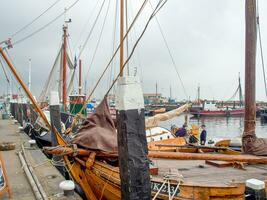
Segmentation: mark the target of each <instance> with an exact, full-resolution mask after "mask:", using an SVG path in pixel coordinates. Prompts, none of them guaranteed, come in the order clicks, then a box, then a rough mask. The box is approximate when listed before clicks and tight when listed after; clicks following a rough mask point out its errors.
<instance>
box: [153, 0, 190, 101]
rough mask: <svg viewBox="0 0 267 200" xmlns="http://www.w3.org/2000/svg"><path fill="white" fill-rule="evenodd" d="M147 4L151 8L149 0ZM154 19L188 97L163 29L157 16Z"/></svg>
mask: <svg viewBox="0 0 267 200" xmlns="http://www.w3.org/2000/svg"><path fill="white" fill-rule="evenodd" d="M149 4H150V6H151V8H152V9H153V6H152V4H151V1H149ZM155 19H156V22H157V25H158V27H159V31H160V34H161V36H162V38H163V41H164V44H165V46H166V48H167V50H168V54H169V56H170V58H171V61H172V64H173V67H174V69H175V72H176V74H177V76H178V78H179V80H180V83H181V85H182V88H183V92H184V94H185V96H186V99H187V98H188V94H187V92H186V89H185V86H184V83H183V80H182V78H181V76H180V73H179V71H178V69H177V65H176V62H175V60H174V57H173V55H172V52H171V49H170V47H169V45H168V42H167V39H166V37H165V34H164V32H163V30H162V27H161V25H160V23H159V20H158V18H157V17H155Z"/></svg>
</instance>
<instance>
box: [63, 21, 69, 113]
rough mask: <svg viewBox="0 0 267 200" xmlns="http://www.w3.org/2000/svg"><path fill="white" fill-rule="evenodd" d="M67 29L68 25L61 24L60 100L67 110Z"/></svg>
mask: <svg viewBox="0 0 267 200" xmlns="http://www.w3.org/2000/svg"><path fill="white" fill-rule="evenodd" d="M67 29H68V26H67V24H65V25H64V26H63V77H62V79H63V80H62V101H63V109H64V111H65V112H66V111H67Z"/></svg>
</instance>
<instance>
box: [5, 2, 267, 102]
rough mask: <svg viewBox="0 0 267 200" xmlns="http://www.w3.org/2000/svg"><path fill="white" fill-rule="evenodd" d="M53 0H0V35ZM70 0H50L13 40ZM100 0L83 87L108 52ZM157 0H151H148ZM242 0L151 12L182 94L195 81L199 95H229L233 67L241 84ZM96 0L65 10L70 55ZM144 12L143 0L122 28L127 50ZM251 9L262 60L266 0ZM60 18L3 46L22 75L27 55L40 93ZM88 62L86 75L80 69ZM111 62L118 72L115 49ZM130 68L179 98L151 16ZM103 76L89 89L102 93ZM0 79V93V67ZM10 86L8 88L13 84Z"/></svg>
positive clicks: (260, 85)
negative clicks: (127, 29) (128, 28)
mask: <svg viewBox="0 0 267 200" xmlns="http://www.w3.org/2000/svg"><path fill="white" fill-rule="evenodd" d="M55 1H56V0H46V1H44V0H26V1H21V0H1V12H0V24H1V31H0V41H3V40H5V39H7V38H9V37H11V36H12V35H13V34H14V33H15V32H16V31H18V30H19V29H20V28H21V27H23V26H24V25H26V24H27V23H29V22H30V21H31V20H33V19H34V18H35V17H37V16H38V15H39V14H40V13H42V12H43V11H44V10H45V9H46V8H48V7H49V6H50V5H52V4H53V3H54V2H55ZM74 1H75V0H61V1H59V2H58V3H57V4H56V6H55V7H53V8H52V9H51V10H49V12H47V13H46V14H45V15H44V16H42V17H41V18H40V19H38V20H37V21H36V22H35V23H34V24H32V25H31V26H29V27H28V28H27V29H26V30H25V31H22V32H20V33H19V34H17V35H15V36H14V37H13V38H12V41H13V42H16V41H18V40H20V39H21V38H23V37H25V36H27V35H28V34H30V33H32V32H34V31H35V30H37V29H39V28H40V27H42V26H43V25H45V24H47V23H48V22H49V21H51V20H53V19H54V18H55V17H56V16H57V15H59V14H60V13H61V12H63V11H64V8H66V7H69V6H70V5H71V4H72V3H73V2H74ZM108 2H109V1H108V0H105V4H104V7H103V12H102V13H101V14H100V17H99V21H98V22H97V24H96V27H95V29H94V31H93V33H92V36H91V37H90V39H89V40H88V43H87V45H86V47H85V50H84V51H83V54H82V56H81V59H82V60H83V66H84V69H83V70H84V73H83V74H84V77H83V78H84V79H85V78H86V80H87V89H89V90H90V88H92V87H93V85H94V84H95V82H96V80H97V78H98V77H99V76H100V73H101V72H102V71H103V69H104V67H105V64H106V63H107V62H108V61H109V58H110V57H111V54H112V49H113V43H114V42H113V38H114V36H113V35H114V19H115V2H116V0H111V3H110V5H109V7H108ZM128 2H129V3H128V18H129V23H130V22H131V21H132V19H133V16H134V14H135V13H136V12H137V9H138V8H139V7H140V5H141V3H142V0H134V1H133V0H132V1H131V0H128ZM157 2H158V0H151V3H152V4H153V5H154V6H155V4H156V3H157ZM244 2H245V1H244V0H234V1H233V0H169V1H168V2H167V4H166V5H165V6H164V7H163V8H162V10H160V12H159V13H158V15H157V19H158V21H159V23H160V25H161V27H162V30H163V33H164V35H165V37H166V40H167V43H168V44H169V48H170V51H171V53H172V56H173V58H174V61H175V63H176V66H177V70H178V71H179V74H180V76H181V78H182V81H183V84H184V86H185V90H186V93H187V96H190V98H191V99H195V98H196V95H197V86H198V85H200V87H201V97H202V98H206V99H222V100H227V99H229V98H230V97H231V96H232V95H233V93H234V91H235V90H236V88H237V85H238V73H239V72H240V74H241V81H242V85H243V88H244V52H245V49H244V44H245V43H244V39H245V25H244V23H245V21H244V18H245V15H244V14H245V13H244V12H245V3H244ZM101 3H102V1H100V0H79V2H78V3H77V4H76V5H75V6H74V7H73V8H72V9H71V10H70V11H68V12H67V14H66V16H67V18H71V19H72V22H71V23H70V24H69V42H70V43H69V45H70V49H71V54H72V58H73V57H74V55H75V54H78V53H79V46H81V45H83V44H84V41H85V39H86V37H87V35H88V34H89V31H90V28H91V27H92V25H93V21H94V19H95V18H96V16H97V12H98V11H99V9H100V6H101ZM107 10H108V14H107V21H106V24H105V27H104V32H103V37H102V38H101V40H100V43H99V49H98V51H97V53H96V56H95V59H94V60H93V61H92V59H93V54H94V51H95V48H96V44H97V40H98V37H99V34H100V29H101V26H102V24H103V20H104V16H105V13H106V12H107ZM150 13H151V7H150V5H149V4H147V5H146V8H145V10H144V12H143V14H142V15H141V16H140V18H139V19H138V22H137V24H135V29H134V31H132V32H131V34H130V35H129V49H130V50H131V47H132V46H133V43H134V41H135V40H136V39H137V36H138V35H139V34H140V32H141V30H142V29H143V27H144V25H145V23H146V21H147V18H148V15H149V14H150ZM259 13H260V19H261V20H260V23H261V32H262V42H263V53H264V59H265V60H267V21H266V19H267V1H265V0H260V1H259ZM88 19H89V20H88ZM63 23H64V16H62V17H60V18H59V19H58V20H56V21H55V22H54V23H52V24H51V25H49V26H48V27H47V28H45V29H44V30H42V31H41V32H39V33H38V34H36V35H33V36H32V37H30V38H28V39H27V40H24V41H23V42H21V43H18V44H16V45H14V48H12V49H10V50H8V52H9V54H10V56H11V57H12V59H13V60H12V61H13V63H14V64H15V67H16V68H17V70H18V71H19V73H20V74H21V76H22V77H23V79H24V80H25V82H27V79H28V75H27V74H28V59H29V58H31V59H32V92H33V93H34V95H36V96H38V94H39V93H40V91H41V89H42V86H43V85H44V82H45V80H46V79H47V77H48V74H49V70H50V69H51V67H52V65H53V62H54V60H55V57H56V54H57V51H58V49H59V46H60V43H61V37H62V24H63ZM118 34H119V30H118V27H117V28H116V34H115V36H116V37H115V38H116V40H115V43H116V46H117V45H118ZM259 55H260V54H259V51H258V60H257V79H256V84H257V86H256V88H257V91H256V97H257V100H266V96H265V92H264V82H263V73H262V66H261V62H260V57H259ZM91 63H92V66H90V69H89V72H88V76H87V77H85V76H86V74H87V71H88V68H89V65H90V64H91ZM113 66H114V68H113V69H112V70H111V71H112V74H114V73H118V68H119V66H118V57H117V58H116V59H115V62H114V64H113ZM135 70H137V74H138V75H139V76H140V78H141V80H142V86H143V90H144V92H155V90H156V89H155V85H156V82H157V84H158V92H161V93H163V95H164V96H169V95H170V87H171V88H172V96H173V97H176V98H178V99H185V98H186V96H185V93H184V92H183V89H182V86H181V82H180V81H179V78H178V76H177V73H176V71H175V68H174V66H173V64H172V60H171V58H170V55H169V54H168V50H167V48H166V46H165V44H164V40H163V38H162V35H161V33H160V30H159V27H158V24H157V23H156V20H155V18H154V19H153V21H152V22H151V24H150V25H149V28H148V29H147V31H146V33H145V35H144V37H143V38H142V40H141V41H140V43H139V45H138V48H137V51H136V52H135V54H134V56H133V59H132V60H131V62H130V74H133V73H134V71H135ZM109 77H110V71H109V73H108V74H107V75H106V76H105V78H104V80H103V81H102V82H101V84H100V87H99V88H98V90H97V91H96V93H95V96H96V97H102V96H103V95H104V94H105V91H106V90H107V87H108V85H109V79H110V78H109ZM76 81H77V79H76ZM0 85H1V87H0V93H1V94H2V93H4V92H6V90H7V83H6V80H5V76H4V73H3V70H2V69H0ZM14 87H15V86H14ZM14 92H16V89H15V88H14Z"/></svg>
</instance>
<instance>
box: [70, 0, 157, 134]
mask: <svg viewBox="0 0 267 200" xmlns="http://www.w3.org/2000/svg"><path fill="white" fill-rule="evenodd" d="M147 1H148V0H144V2H143V4H142V6H141V7H140V9H139V10H138V12H137V14H136V16H135V18H134V19H133V22H132V23H131V25H130V27H129V29H128V30H127V32H126V33H125V35H124V37H123V41H124V40H125V38H126V37H127V35H128V34H129V32H130V31H131V29H132V27H133V26H134V24H135V22H136V20H137V19H138V17H139V16H140V14H141V12H142V10H143V9H144V7H145V5H146V3H147ZM161 1H162V0H160V2H161ZM120 47H121V43H120V44H119V46H118V47H117V49H116V51H115V52H114V54H113V56H112V57H111V59H110V61H109V62H108V64H107V65H106V67H105V69H104V71H103V73H102V74H101V76H100V77H99V79H98V81H97V82H96V84H95V86H94V88H93V90H92V91H91V93H90V94H89V96H88V97H87V99H86V101H85V102H84V104H83V106H82V108H81V109H80V111H79V113H77V115H76V116H75V117H74V119H73V121H72V124H71V127H70V128H69V129H67V130H66V134H68V133H70V131H71V130H72V128H73V127H74V126H75V124H76V122H77V120H78V119H79V117H80V115H81V113H82V110H83V109H84V108H85V106H86V103H87V102H88V101H89V99H90V98H91V96H92V95H93V93H94V92H95V90H96V88H97V87H98V85H99V83H100V81H101V79H102V78H103V76H104V74H105V73H106V71H107V69H108V68H109V66H110V64H111V63H112V61H113V59H114V58H115V56H116V54H117V52H118V51H119V49H120ZM113 85H114V82H113V84H112V86H111V87H113Z"/></svg>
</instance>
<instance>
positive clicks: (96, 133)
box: [71, 98, 118, 153]
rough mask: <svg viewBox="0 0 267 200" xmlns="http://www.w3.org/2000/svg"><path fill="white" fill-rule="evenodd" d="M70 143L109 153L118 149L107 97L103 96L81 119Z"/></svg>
mask: <svg viewBox="0 0 267 200" xmlns="http://www.w3.org/2000/svg"><path fill="white" fill-rule="evenodd" d="M71 143H72V144H77V145H78V146H80V147H83V148H86V149H91V150H97V151H105V152H110V153H115V152H117V151H118V143H117V132H116V128H115V125H114V122H113V120H112V118H111V115H110V112H109V107H108V103H107V98H104V99H103V101H102V102H101V103H100V104H99V105H98V107H97V108H96V109H95V112H94V113H93V114H92V115H91V116H89V117H87V119H86V120H84V121H83V123H82V125H81V128H80V129H79V130H78V133H77V135H76V136H75V137H74V138H73V139H72V141H71Z"/></svg>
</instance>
